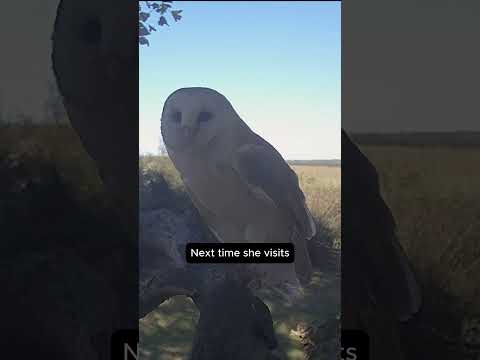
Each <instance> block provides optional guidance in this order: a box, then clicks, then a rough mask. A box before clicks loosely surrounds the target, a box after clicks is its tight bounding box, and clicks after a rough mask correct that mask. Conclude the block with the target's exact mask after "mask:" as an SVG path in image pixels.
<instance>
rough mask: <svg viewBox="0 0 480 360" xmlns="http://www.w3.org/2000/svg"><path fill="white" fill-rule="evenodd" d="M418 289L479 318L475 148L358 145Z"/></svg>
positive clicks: (479, 174)
mask: <svg viewBox="0 0 480 360" xmlns="http://www.w3.org/2000/svg"><path fill="white" fill-rule="evenodd" d="M361 149H362V151H364V152H365V153H366V154H367V156H368V157H369V158H370V159H371V161H372V162H373V164H374V165H375V167H376V168H377V170H378V172H379V176H380V181H381V187H382V192H383V196H384V198H385V201H386V202H387V203H388V205H389V206H390V208H391V210H392V212H393V214H394V217H395V219H396V221H397V226H398V235H399V239H400V241H401V243H402V244H403V246H404V248H405V249H406V251H407V253H408V255H409V257H410V259H411V261H412V263H413V265H414V267H415V269H416V270H417V273H418V275H419V277H420V279H421V280H422V282H423V283H424V284H431V285H432V286H434V287H435V288H438V289H441V290H442V291H443V292H445V293H446V294H448V295H449V296H450V297H451V298H452V303H453V305H454V309H456V311H458V312H459V313H462V312H464V313H467V314H480V241H479V238H478V234H479V233H480V223H479V222H478V217H479V214H480V186H479V185H478V184H480V168H479V167H478V164H480V149H478V148H477V149H473V148H470V149H466V148H464V149H448V148H433V147H432V148H413V147H394V146H364V147H362V148H361Z"/></svg>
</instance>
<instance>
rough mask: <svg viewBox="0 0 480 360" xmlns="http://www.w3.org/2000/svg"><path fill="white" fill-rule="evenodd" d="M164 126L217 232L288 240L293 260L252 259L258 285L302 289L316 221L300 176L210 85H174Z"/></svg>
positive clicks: (225, 238) (176, 160) (227, 237)
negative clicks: (176, 87) (269, 261)
mask: <svg viewBox="0 0 480 360" xmlns="http://www.w3.org/2000/svg"><path fill="white" fill-rule="evenodd" d="M161 132H162V136H163V140H164V143H165V145H166V149H167V152H168V154H169V156H170V158H171V160H172V162H173V164H174V165H175V167H176V168H177V170H178V171H179V172H180V175H181V177H182V180H183V182H184V184H185V187H186V189H187V192H188V193H189V195H190V197H191V199H192V202H193V203H194V205H195V206H196V207H197V209H198V210H199V213H200V215H201V217H202V218H203V220H204V221H205V223H206V224H207V225H208V227H209V228H210V229H211V231H212V233H213V234H214V235H215V236H216V237H217V239H218V240H219V241H220V242H225V243H234V242H247V243H261V242H267V243H275V242H278V243H282V242H283V243H285V242H291V243H293V244H294V246H295V262H294V263H293V264H258V265H251V266H253V267H255V271H254V272H255V273H256V274H261V276H260V277H259V279H260V280H261V282H262V283H263V284H266V285H270V286H273V287H277V288H278V287H279V286H280V287H281V286H283V289H287V293H289V294H290V295H292V294H294V292H293V291H292V290H294V289H297V290H298V289H300V290H301V285H303V284H307V283H308V282H309V281H310V278H311V272H312V266H311V262H310V258H309V255H308V252H307V244H306V241H307V240H309V239H310V238H312V237H313V236H314V235H315V232H316V229H315V223H314V221H313V218H312V215H311V214H310V212H309V210H308V208H307V206H306V204H305V197H304V194H303V193H302V191H301V189H300V187H299V184H298V178H297V175H296V174H295V172H294V171H293V170H292V169H291V168H290V167H289V165H288V164H287V163H286V162H285V160H284V159H283V158H282V156H281V155H280V154H279V153H278V152H277V150H275V148H274V147H273V146H272V145H270V144H269V143H268V142H267V141H265V140H264V139H263V138H261V137H260V136H259V135H257V134H256V133H254V132H253V131H252V130H251V129H250V128H249V127H248V126H247V124H246V123H245V122H244V121H243V120H242V119H241V118H240V117H239V115H238V114H237V113H236V111H235V110H234V108H233V106H232V105H231V104H230V102H229V101H228V100H227V99H226V98H225V97H224V96H223V95H222V94H220V93H218V92H217V91H215V90H212V89H209V88H201V87H192V88H182V89H179V90H176V91H175V92H173V93H172V94H171V95H170V96H169V97H168V98H167V100H166V102H165V105H164V108H163V112H162V118H161ZM257 284H258V283H257ZM290 298H291V297H290Z"/></svg>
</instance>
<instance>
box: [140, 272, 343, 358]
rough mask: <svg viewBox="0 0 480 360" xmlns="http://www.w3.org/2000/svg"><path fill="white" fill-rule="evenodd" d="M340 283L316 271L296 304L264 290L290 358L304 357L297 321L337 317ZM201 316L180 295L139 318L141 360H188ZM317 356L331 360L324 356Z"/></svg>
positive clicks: (279, 336)
mask: <svg viewBox="0 0 480 360" xmlns="http://www.w3.org/2000/svg"><path fill="white" fill-rule="evenodd" d="M339 285H340V282H339V279H338V278H337V277H335V276H333V275H332V274H327V273H321V272H319V271H317V272H315V273H314V276H313V280H312V283H311V284H310V285H309V286H308V287H307V288H306V289H305V295H304V298H303V299H302V300H301V301H300V302H299V303H298V305H294V306H286V305H285V304H284V303H283V302H282V301H281V300H280V299H279V298H278V297H277V295H275V294H273V293H271V292H269V291H263V293H261V297H262V300H263V301H264V302H265V304H267V306H268V308H269V309H270V312H271V314H272V318H273V320H274V329H275V332H276V335H277V339H278V340H279V345H280V348H281V349H282V350H283V352H284V353H285V354H286V355H287V359H288V360H304V359H305V353H304V351H303V346H302V343H301V339H300V338H299V337H298V335H297V334H296V333H295V330H296V329H297V326H298V324H301V323H302V322H304V323H307V324H318V325H319V324H323V323H324V322H326V321H328V320H331V319H332V318H333V317H335V315H336V314H337V312H338V309H339V308H338V305H339V294H340V286H339ZM198 316H199V314H198V311H197V308H196V307H195V305H194V304H193V302H192V301H191V300H190V299H188V298H187V297H184V296H177V297H175V298H172V299H170V300H168V301H166V302H165V303H163V304H162V305H161V306H159V307H158V309H157V310H156V311H154V312H152V313H150V314H149V315H147V316H146V317H145V318H143V319H142V320H140V343H141V356H142V359H146V360H147V359H151V360H185V359H186V358H187V355H188V353H189V351H190V348H191V341H192V339H193V335H194V333H195V326H196V322H197V321H198ZM232 326H234V324H232ZM314 359H315V360H316V359H318V360H330V359H327V358H326V357H321V355H319V356H318V357H315V358H314Z"/></svg>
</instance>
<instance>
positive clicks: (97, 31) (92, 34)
mask: <svg viewBox="0 0 480 360" xmlns="http://www.w3.org/2000/svg"><path fill="white" fill-rule="evenodd" d="M82 37H83V38H84V40H85V41H86V42H87V43H89V44H98V43H99V42H100V40H101V38H102V24H101V23H100V20H99V19H97V18H95V19H91V20H88V21H87V22H86V23H85V24H83V26H82Z"/></svg>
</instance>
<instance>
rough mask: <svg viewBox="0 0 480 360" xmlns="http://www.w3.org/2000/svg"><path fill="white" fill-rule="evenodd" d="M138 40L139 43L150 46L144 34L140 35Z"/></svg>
mask: <svg viewBox="0 0 480 360" xmlns="http://www.w3.org/2000/svg"><path fill="white" fill-rule="evenodd" d="M138 42H139V43H140V45H147V46H150V43H149V42H148V39H147V38H146V37H145V36H140V37H139V38H138Z"/></svg>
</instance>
